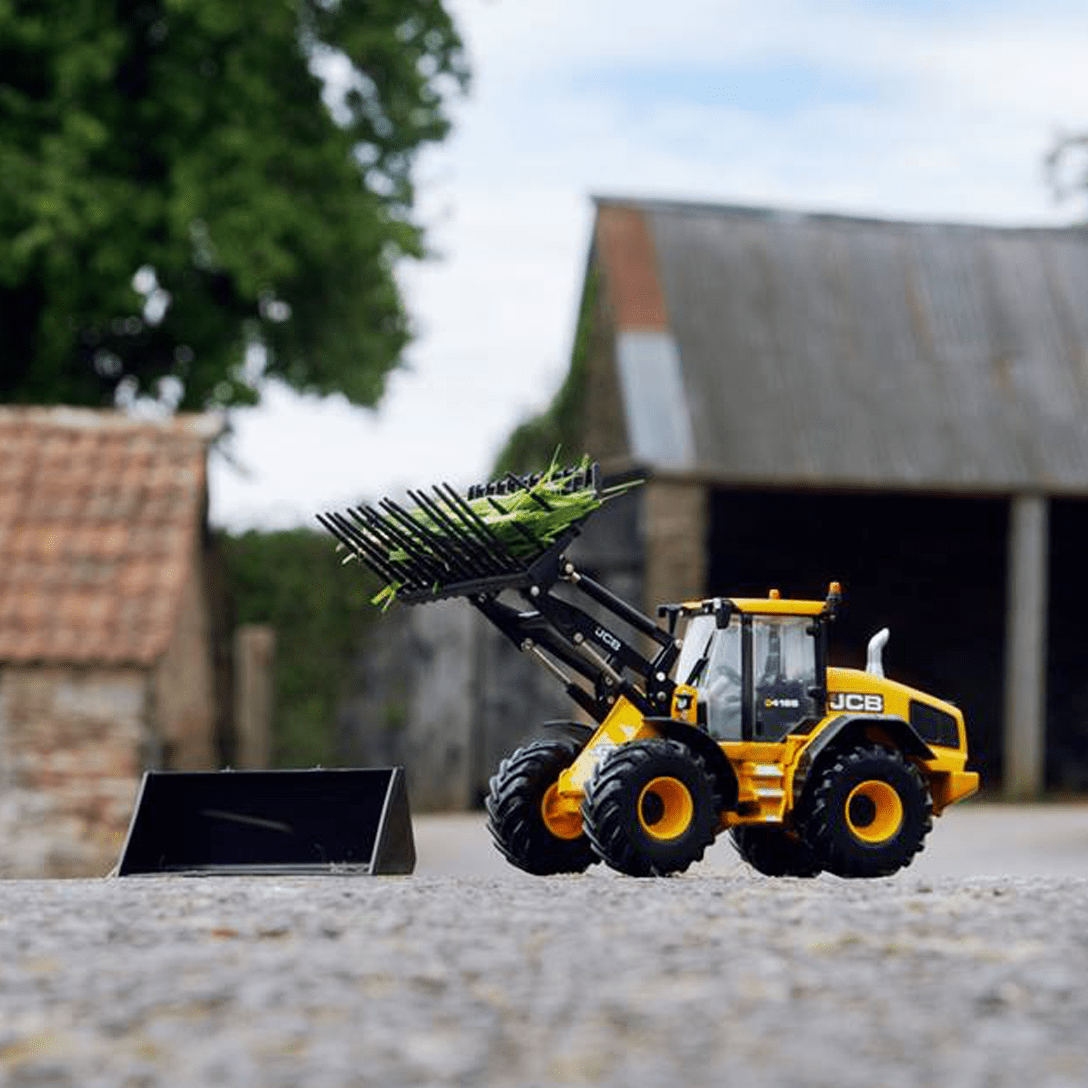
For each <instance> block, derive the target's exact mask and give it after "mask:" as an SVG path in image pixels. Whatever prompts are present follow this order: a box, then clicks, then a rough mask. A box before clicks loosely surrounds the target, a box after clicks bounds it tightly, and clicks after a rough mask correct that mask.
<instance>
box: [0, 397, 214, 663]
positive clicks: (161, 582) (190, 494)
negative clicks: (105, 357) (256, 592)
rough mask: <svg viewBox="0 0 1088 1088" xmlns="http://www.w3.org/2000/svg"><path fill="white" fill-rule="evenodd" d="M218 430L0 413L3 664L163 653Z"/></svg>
mask: <svg viewBox="0 0 1088 1088" xmlns="http://www.w3.org/2000/svg"><path fill="white" fill-rule="evenodd" d="M220 428H221V424H220V423H219V421H218V420H216V419H215V418H213V417H208V416H178V417H174V418H173V419H169V420H139V419H132V418H129V417H127V416H124V415H121V414H119V413H115V412H104V411H93V410H90V409H76V408H13V407H0V662H3V661H18V662H55V663H62V662H63V663H86V664H90V663H96V664H144V665H146V664H150V663H151V662H153V661H155V660H156V659H157V658H158V657H159V656H160V655H161V654H162V653H163V652H164V650H165V649H166V645H167V643H168V641H169V639H170V635H171V633H172V629H173V623H174V618H175V615H176V612H177V607H178V604H179V602H180V598H181V592H182V588H183V585H184V579H185V577H186V575H187V573H188V570H189V567H190V564H191V555H192V549H193V542H194V539H195V534H197V533H198V532H199V531H200V528H201V526H202V523H203V518H204V495H205V460H206V454H207V448H208V444H209V442H210V441H211V440H212V439H213V438H214V437H215V436H216V435H217V434H218V432H219V430H220Z"/></svg>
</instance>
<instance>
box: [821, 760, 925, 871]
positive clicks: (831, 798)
mask: <svg viewBox="0 0 1088 1088" xmlns="http://www.w3.org/2000/svg"><path fill="white" fill-rule="evenodd" d="M811 788H812V794H811V804H810V807H809V812H808V816H807V819H806V820H805V824H804V837H805V841H806V843H807V844H808V846H809V847H810V848H811V850H812V852H813V855H814V856H815V857H816V859H817V861H818V862H819V863H820V864H821V865H822V867H823V868H825V869H827V870H828V872H831V873H835V874H836V875H837V876H846V877H871V876H890V875H891V874H892V873H894V872H897V871H898V870H899V869H902V868H903V867H904V866H906V865H909V864H910V863H911V861H912V860H913V858H914V855H915V854H917V853H918V851H919V850H921V849H922V845H923V843H924V841H925V837H926V835H928V834H929V831H930V828H931V827H932V826H933V800H932V798H931V797H930V793H929V787H928V786H927V785H926V783H925V780H924V779H923V778H922V775H921V774H920V773H919V771H918V768H917V767H915V766H914V765H913V764H912V763H908V762H907V760H906V759H905V758H904V757H903V755H902V754H901V753H899V752H896V751H892V750H891V749H888V748H882V747H879V746H877V745H868V746H862V747H858V748H855V749H853V750H851V751H848V752H844V753H841V754H839V755H837V756H836V757H835V758H834V760H833V761H832V762H831V764H830V765H828V766H827V767H825V768H824V769H823V770H822V771H821V772H820V773H819V774H818V776H817V777H816V780H815V781H814V783H813V784H812V787H811Z"/></svg>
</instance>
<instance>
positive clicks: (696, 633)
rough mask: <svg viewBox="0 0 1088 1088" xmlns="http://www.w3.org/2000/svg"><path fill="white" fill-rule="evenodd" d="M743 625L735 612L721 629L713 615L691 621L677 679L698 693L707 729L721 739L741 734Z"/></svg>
mask: <svg viewBox="0 0 1088 1088" xmlns="http://www.w3.org/2000/svg"><path fill="white" fill-rule="evenodd" d="M740 648H741V628H740V620H739V617H737V616H736V615H734V616H732V617H731V618H730V620H729V624H728V626H727V627H721V628H719V627H718V625H717V621H716V619H715V617H714V616H693V617H692V618H691V619H690V620H689V621H688V627H687V631H686V632H685V634H684V645H683V647H682V649H681V651H680V660H679V662H678V663H677V667H676V679H677V681H678V682H679V683H681V684H691V685H693V686H694V687H695V688H696V689H697V690H698V692H699V702H700V704H701V705H702V706H705V707H706V708H707V723H706V724H707V731H708V732H709V733H710V735H711V736H712V737H716V738H717V739H719V740H739V739H740V735H741V651H740Z"/></svg>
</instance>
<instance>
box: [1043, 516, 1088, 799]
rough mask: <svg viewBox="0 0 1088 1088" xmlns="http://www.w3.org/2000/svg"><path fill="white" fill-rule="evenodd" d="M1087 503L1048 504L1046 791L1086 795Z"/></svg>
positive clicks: (1087, 783) (1087, 731)
mask: <svg viewBox="0 0 1088 1088" xmlns="http://www.w3.org/2000/svg"><path fill="white" fill-rule="evenodd" d="M1086 544H1088V501H1086V500H1084V499H1054V500H1052V502H1051V504H1050V593H1049V598H1050V600H1049V623H1048V626H1047V735H1046V779H1047V787H1048V788H1050V789H1054V790H1057V791H1065V792H1070V791H1073V792H1078V793H1085V792H1088V575H1086V572H1085V563H1084V559H1085V548H1086Z"/></svg>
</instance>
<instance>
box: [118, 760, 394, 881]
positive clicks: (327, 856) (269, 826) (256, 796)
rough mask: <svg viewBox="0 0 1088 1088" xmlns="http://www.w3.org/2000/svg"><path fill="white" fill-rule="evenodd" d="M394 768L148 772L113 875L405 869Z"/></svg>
mask: <svg viewBox="0 0 1088 1088" xmlns="http://www.w3.org/2000/svg"><path fill="white" fill-rule="evenodd" d="M414 867H415V844H414V840H413V836H412V824H411V819H410V816H409V811H408V794H407V790H406V789H405V784H404V772H403V770H402V769H401V768H400V767H368V768H361V769H345V770H304V771H303V770H299V771H295V770H287V771H207V772H203V771H201V772H190V771H148V772H146V773H145V775H144V778H143V782H142V783H141V786H140V791H139V794H138V795H137V798H136V807H135V810H134V812H133V816H132V821H131V823H130V825H129V829H128V836H127V838H126V841H125V846H124V849H123V851H122V854H121V860H120V862H119V863H118V866H117V869H116V874H117V875H118V876H134V875H138V874H147V873H188V874H193V875H212V874H260V873H268V874H282V873H284V872H295V873H310V872H345V873H367V874H379V873H410V872H411V871H412V870H413V868H414Z"/></svg>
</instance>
